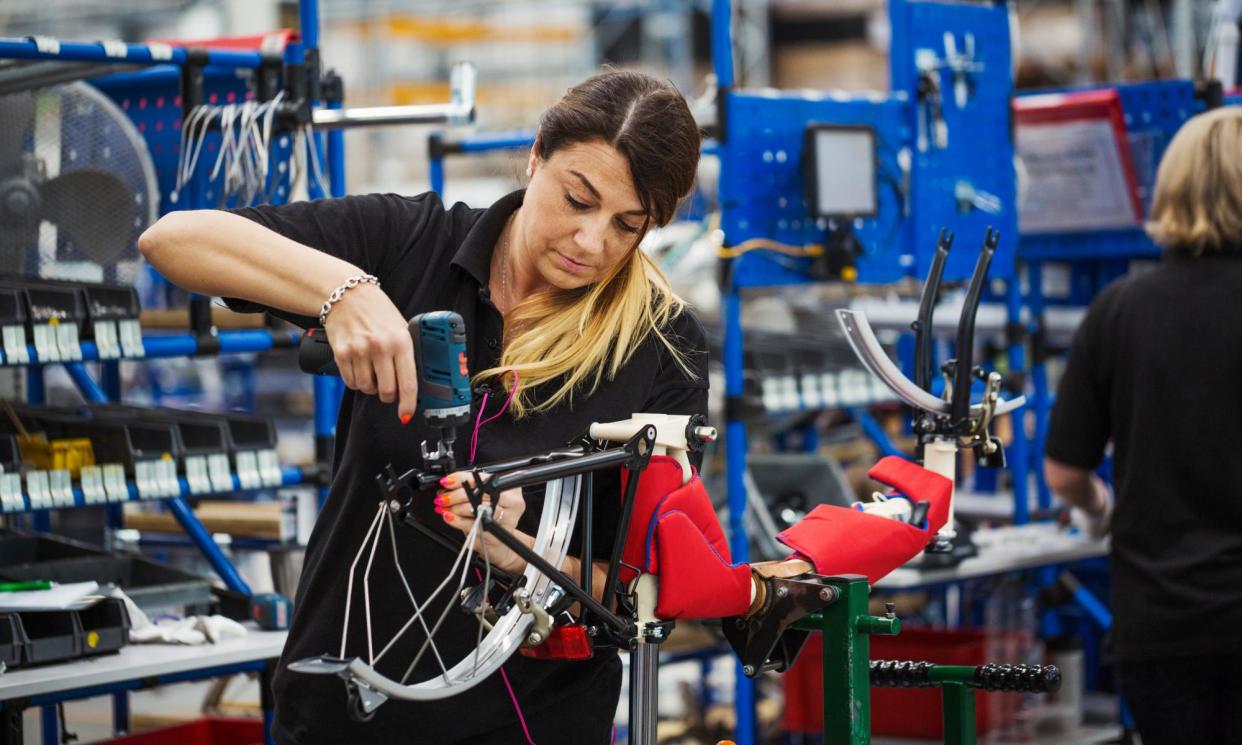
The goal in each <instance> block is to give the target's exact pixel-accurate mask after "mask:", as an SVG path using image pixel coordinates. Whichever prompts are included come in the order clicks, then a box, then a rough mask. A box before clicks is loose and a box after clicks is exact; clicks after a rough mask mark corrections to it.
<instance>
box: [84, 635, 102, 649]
mask: <svg viewBox="0 0 1242 745" xmlns="http://www.w3.org/2000/svg"><path fill="white" fill-rule="evenodd" d="M86 646H88V647H90V648H91V649H94V648H95V647H98V646H99V632H98V631H88V632H86Z"/></svg>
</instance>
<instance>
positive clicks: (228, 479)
mask: <svg viewBox="0 0 1242 745" xmlns="http://www.w3.org/2000/svg"><path fill="white" fill-rule="evenodd" d="M207 473H208V475H209V476H210V477H211V490H212V491H216V492H231V491H233V488H234V487H233V469H231V468H229V456H228V454H226V453H212V454H211V455H209V456H207Z"/></svg>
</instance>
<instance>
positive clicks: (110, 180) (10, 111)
mask: <svg viewBox="0 0 1242 745" xmlns="http://www.w3.org/2000/svg"><path fill="white" fill-rule="evenodd" d="M158 199H159V192H158V187H157V182H156V177H155V169H154V167H153V165H152V163H151V156H150V155H149V153H148V152H147V147H146V143H145V141H144V140H143V138H142V136H141V135H140V134H139V133H138V132H137V130H135V129H134V126H133V124H132V123H131V122H130V120H129V118H128V117H126V116H125V114H124V113H123V112H122V111H121V110H120V109H119V108H118V107H117V106H116V104H114V103H113V102H112V101H111V100H110V99H109V98H108V97H107V96H105V95H104V94H102V93H100V92H99V91H98V90H96V89H95V88H93V87H91V86H89V85H87V84H85V83H70V84H67V85H58V86H54V87H50V88H41V89H38V90H33V91H21V92H18V93H12V94H9V95H6V96H0V270H3V271H6V272H16V273H19V274H22V275H26V276H31V277H49V278H52V277H54V278H60V279H71V280H85V281H94V282H101V281H102V282H112V283H122V284H130V283H132V282H133V280H134V277H135V274H136V273H137V270H138V266H139V254H138V250H137V242H138V236H139V235H140V234H141V233H142V231H143V230H145V229H146V228H147V226H149V225H150V224H151V223H152V222H153V221H154V220H155V218H156V216H157V214H158V212H157V210H158Z"/></svg>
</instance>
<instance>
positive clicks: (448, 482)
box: [440, 476, 457, 489]
mask: <svg viewBox="0 0 1242 745" xmlns="http://www.w3.org/2000/svg"><path fill="white" fill-rule="evenodd" d="M440 486H443V487H446V488H449V489H452V488H453V487H455V486H457V479H455V478H453V477H452V476H445V477H444V478H442V479H440Z"/></svg>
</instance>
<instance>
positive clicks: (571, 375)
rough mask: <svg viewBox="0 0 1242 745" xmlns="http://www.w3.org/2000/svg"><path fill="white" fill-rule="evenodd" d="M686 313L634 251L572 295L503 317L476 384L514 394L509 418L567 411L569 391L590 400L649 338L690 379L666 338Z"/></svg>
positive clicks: (541, 297) (534, 301)
mask: <svg viewBox="0 0 1242 745" xmlns="http://www.w3.org/2000/svg"><path fill="white" fill-rule="evenodd" d="M684 308H685V301H684V300H682V299H681V298H680V297H678V296H677V294H676V293H674V292H673V289H672V287H671V286H670V285H669V282H668V279H667V278H666V277H665V276H664V273H663V272H661V271H660V268H659V267H658V266H657V265H656V263H655V262H654V261H653V260H652V259H651V257H649V256H648V255H647V254H646V253H644V252H643V251H642V250H641V249H639V248H634V249H633V250H631V252H630V254H629V256H628V257H627V258H625V259H623V260H621V261H619V262H617V266H616V267H614V268H613V270H612V272H611V273H610V274H609V275H608V276H607V277H605V278H604V279H602V280H601V281H599V282H597V283H595V284H593V285H589V286H587V287H582V288H578V289H576V290H556V291H551V292H541V293H537V294H535V295H532V296H531V297H528V298H526V299H525V300H523V301H522V302H521V303H519V304H518V305H517V306H515V307H514V308H513V309H511V310H510V311H509V312H508V313H506V314H505V343H504V351H503V352H502V353H501V357H500V364H499V365H497V366H496V367H493V368H490V369H487V370H484V371H483V372H481V373H479V374H478V375H476V376H475V380H490V379H492V378H499V379H501V380H502V381H503V382H504V384H505V386H506V387H507V388H509V389H510V390H511V391H512V389H513V380H514V376H513V375H512V373H517V376H516V377H517V381H518V382H517V390H516V391H513V400H512V402H511V403H510V404H509V412H510V413H511V414H512V415H513V418H514V419H521V418H522V417H525V416H527V415H529V414H534V413H539V412H542V411H546V410H548V409H551V408H553V407H554V406H556V405H558V404H560V403H561V402H566V401H567V402H569V403H570V405H571V406H572V402H573V398H574V395H575V393H578V392H581V393H584V394H585V395H588V396H589V395H591V394H593V393H594V392H595V391H596V390H597V389H598V388H599V386H600V384H601V383H602V382H603V381H604V380H605V379H607V380H611V379H613V378H615V377H616V375H617V373H618V372H620V370H621V368H623V367H624V366H625V365H626V363H627V362H629V361H630V359H632V358H633V356H634V353H635V352H637V351H638V349H639V347H641V346H642V343H643V342H644V341H645V340H646V339H647V337H648V336H650V335H653V334H654V335H655V336H656V337H657V338H658V339H659V341H660V342H661V343H662V344H663V345H664V346H665V347H667V348H668V350H669V352H670V353H671V355H672V359H673V361H674V362H675V363H676V364H677V365H678V367H680V368H681V369H682V371H683V372H685V373H686V375H687V376H688V377H691V378H694V377H695V374H694V373H693V372H692V371H691V370H690V368H689V366H688V365H687V363H686V359H685V355H683V354H682V353H681V352H680V351H679V350H678V349H677V348H676V347H675V346H674V345H673V342H672V340H671V339H669V338H668V336H667V334H666V333H665V328H666V327H667V325H668V323H669V322H670V321H671V320H672V319H673V318H675V317H676V316H677V315H678V314H679V313H681V312H682V310H683V309H684ZM547 384H555V385H556V387H555V389H554V390H553V391H552V392H551V394H550V395H547V396H545V397H543V398H542V400H540V401H534V400H533V393H534V392H535V390H536V389H538V388H541V387H542V386H544V385H547Z"/></svg>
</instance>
